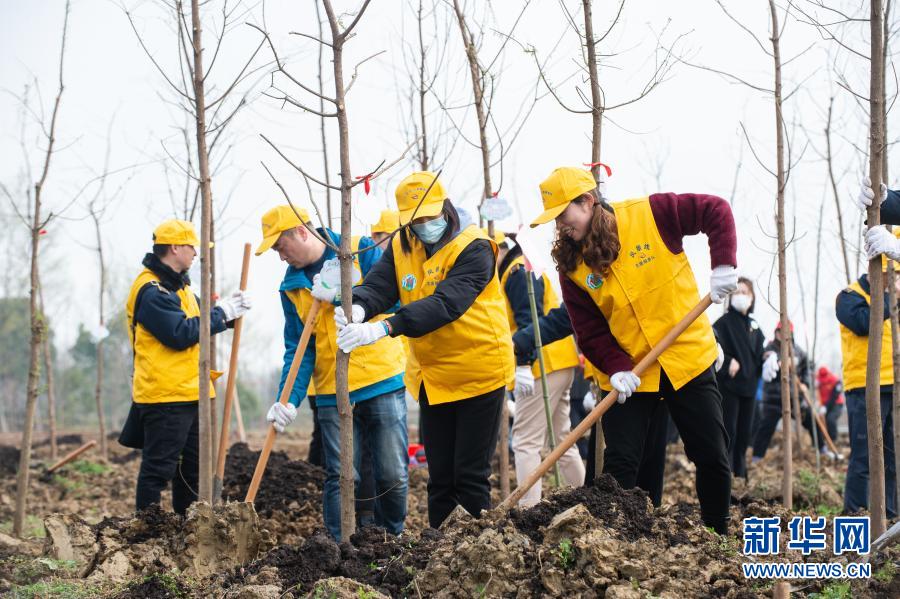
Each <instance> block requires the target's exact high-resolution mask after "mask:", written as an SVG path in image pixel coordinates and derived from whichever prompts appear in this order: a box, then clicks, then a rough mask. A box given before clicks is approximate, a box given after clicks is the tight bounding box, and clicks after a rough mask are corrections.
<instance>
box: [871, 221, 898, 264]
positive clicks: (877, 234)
mask: <svg viewBox="0 0 900 599" xmlns="http://www.w3.org/2000/svg"><path fill="white" fill-rule="evenodd" d="M865 248H866V256H867V257H868V258H869V260H872V259H873V258H877V257H878V256H879V255H880V254H884V255H885V256H887V257H888V258H890V259H891V260H898V259H900V239H897V238H896V237H894V234H893V233H891V232H890V231H888V230H887V229H885V228H884V227H881V226H878V227H872V228H870V229H868V230H867V231H866V234H865Z"/></svg>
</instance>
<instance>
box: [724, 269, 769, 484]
mask: <svg viewBox="0 0 900 599" xmlns="http://www.w3.org/2000/svg"><path fill="white" fill-rule="evenodd" d="M755 304H756V297H755V295H754V292H753V282H752V281H750V280H749V279H747V278H745V277H739V278H738V288H737V291H735V292H734V293H733V294H731V296H730V297H729V298H728V302H727V304H726V306H727V307H726V311H725V314H723V315H722V316H721V317H719V319H718V320H717V321H716V322H714V323H713V329H714V330H715V332H716V338H717V339H718V342H719V345H720V346H721V348H722V352H723V360H724V361H723V365H722V369H721V370H719V371H718V373H717V377H716V379H717V381H718V383H719V390H720V391H721V392H722V412H723V416H724V418H725V429H726V430H727V431H728V452H729V455H730V456H731V471H732V472H733V473H734V475H735V476H740V477H743V478H747V447H748V445H749V444H750V428H751V427H752V426H753V411H754V408H755V401H756V398H755V395H756V386H757V385H758V384H759V379H760V377H761V376H762V364H763V345H764V343H765V339H764V336H763V333H762V330H761V329H760V328H759V324H758V323H757V322H756V320H755V319H754V318H753V316H751V315H752V314H753V308H754V306H755Z"/></svg>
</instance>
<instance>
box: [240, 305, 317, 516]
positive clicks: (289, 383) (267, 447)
mask: <svg viewBox="0 0 900 599" xmlns="http://www.w3.org/2000/svg"><path fill="white" fill-rule="evenodd" d="M321 304H322V302H320V301H319V300H313V303H312V306H310V308H309V314H307V315H306V319H305V320H304V321H303V323H304V324H303V333H302V334H301V335H300V343H298V344H297V350H296V351H295V352H294V359H293V360H291V368H290V370H288V375H287V379H285V381H284V387H283V388H282V389H281V397H280V398H279V399H278V401H279V403H281V404H282V405H286V404H287V402H288V399H290V397H291V390H292V389H293V388H294V381H296V380H297V371H299V370H300V362H302V361H303V354H305V353H306V346H307V345H309V338H310V336H312V332H313V328H315V321H316V316H318V314H319V307H320V306H321ZM274 444H275V425H274V424H272V425H270V426H269V432H268V433H266V441H265V443H263V448H262V451H261V452H260V454H259V461H258V462H256V470H254V472H253V479H252V480H251V481H250V488H249V489H247V497H246V498H245V499H244V501H246V502H248V503H253V501H254V500H255V499H256V493H257V492H258V491H259V483H260V482H262V477H263V474H264V473H265V471H266V464H267V463H268V461H269V454H271V453H272V446H273V445H274Z"/></svg>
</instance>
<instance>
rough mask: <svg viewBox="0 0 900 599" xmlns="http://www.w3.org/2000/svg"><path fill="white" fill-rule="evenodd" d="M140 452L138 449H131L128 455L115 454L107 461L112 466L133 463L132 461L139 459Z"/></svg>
mask: <svg viewBox="0 0 900 599" xmlns="http://www.w3.org/2000/svg"><path fill="white" fill-rule="evenodd" d="M140 457H141V451H140V450H139V449H133V450H131V451H129V452H128V453H117V454H114V455H111V456H110V457H109V461H110V462H112V463H113V464H127V463H129V462H133V461H134V460H137V459H140Z"/></svg>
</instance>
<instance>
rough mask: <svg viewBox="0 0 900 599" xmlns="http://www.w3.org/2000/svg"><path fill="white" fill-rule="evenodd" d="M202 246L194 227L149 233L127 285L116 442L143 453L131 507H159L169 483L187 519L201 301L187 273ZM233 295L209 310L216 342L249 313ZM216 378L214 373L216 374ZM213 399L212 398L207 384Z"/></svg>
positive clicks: (195, 467) (193, 474)
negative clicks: (128, 362)
mask: <svg viewBox="0 0 900 599" xmlns="http://www.w3.org/2000/svg"><path fill="white" fill-rule="evenodd" d="M199 245H200V240H199V239H198V238H197V233H196V232H195V231H194V225H193V224H192V223H190V222H188V221H183V220H167V221H165V222H164V223H162V224H160V225H159V226H158V227H157V228H156V230H155V231H153V251H152V252H151V253H149V254H147V255H146V256H144V260H143V262H142V264H143V266H144V268H143V270H141V273H140V274H139V275H138V276H137V278H136V279H135V280H134V282H133V283H132V285H131V291H130V292H129V294H128V299H127V301H126V304H125V314H126V318H127V322H128V335H129V337H130V338H131V347H132V350H133V351H134V376H133V378H132V400H133V403H132V406H131V411H130V412H129V414H128V420H127V421H126V423H125V426H124V427H123V429H122V435H121V436H120V438H119V442H120V443H122V444H123V445H125V446H126V447H134V448H139V449H141V467H140V471H139V472H138V478H137V490H136V494H135V507H136V508H137V509H138V510H143V509H145V508H147V507H149V506H150V505H152V504H154V503H155V504H158V503H159V501H160V495H161V493H162V490H163V489H164V488H166V486H167V485H168V484H169V483H170V482H171V484H172V507H173V509H174V510H175V512H176V513H178V514H181V515H184V514H185V512H186V511H187V508H188V506H189V505H190V504H192V503H193V502H194V501H196V500H197V492H196V490H197V487H198V482H197V481H198V480H199V475H200V472H199V468H200V435H199V419H198V418H199V416H198V410H197V405H198V399H199V398H200V377H199V364H200V345H199V344H200V302H199V298H198V297H197V296H196V295H194V292H193V291H191V286H190V285H191V281H190V279H189V278H188V275H187V272H188V269H189V268H190V267H191V264H192V263H193V262H194V258H195V257H196V256H197V247H198V246H199ZM251 305H252V300H251V297H250V294H249V293H248V292H247V291H235V292H234V293H233V294H232V295H231V296H229V297H227V298H225V299H222V300H219V303H218V305H217V306H215V307H214V308H212V310H210V314H209V319H210V324H209V327H210V333H211V334H212V335H217V334H218V333H221V332H222V331H224V330H225V329H226V327H227V326H228V324H230V323H233V322H234V320H235V319H237V318H240V317H241V316H243V315H244V313H246V312H247V310H249V309H250V308H251ZM217 374H221V373H213V375H217ZM209 394H210V398H213V397H215V396H216V394H215V388H214V387H213V386H212V384H210V387H209Z"/></svg>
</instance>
